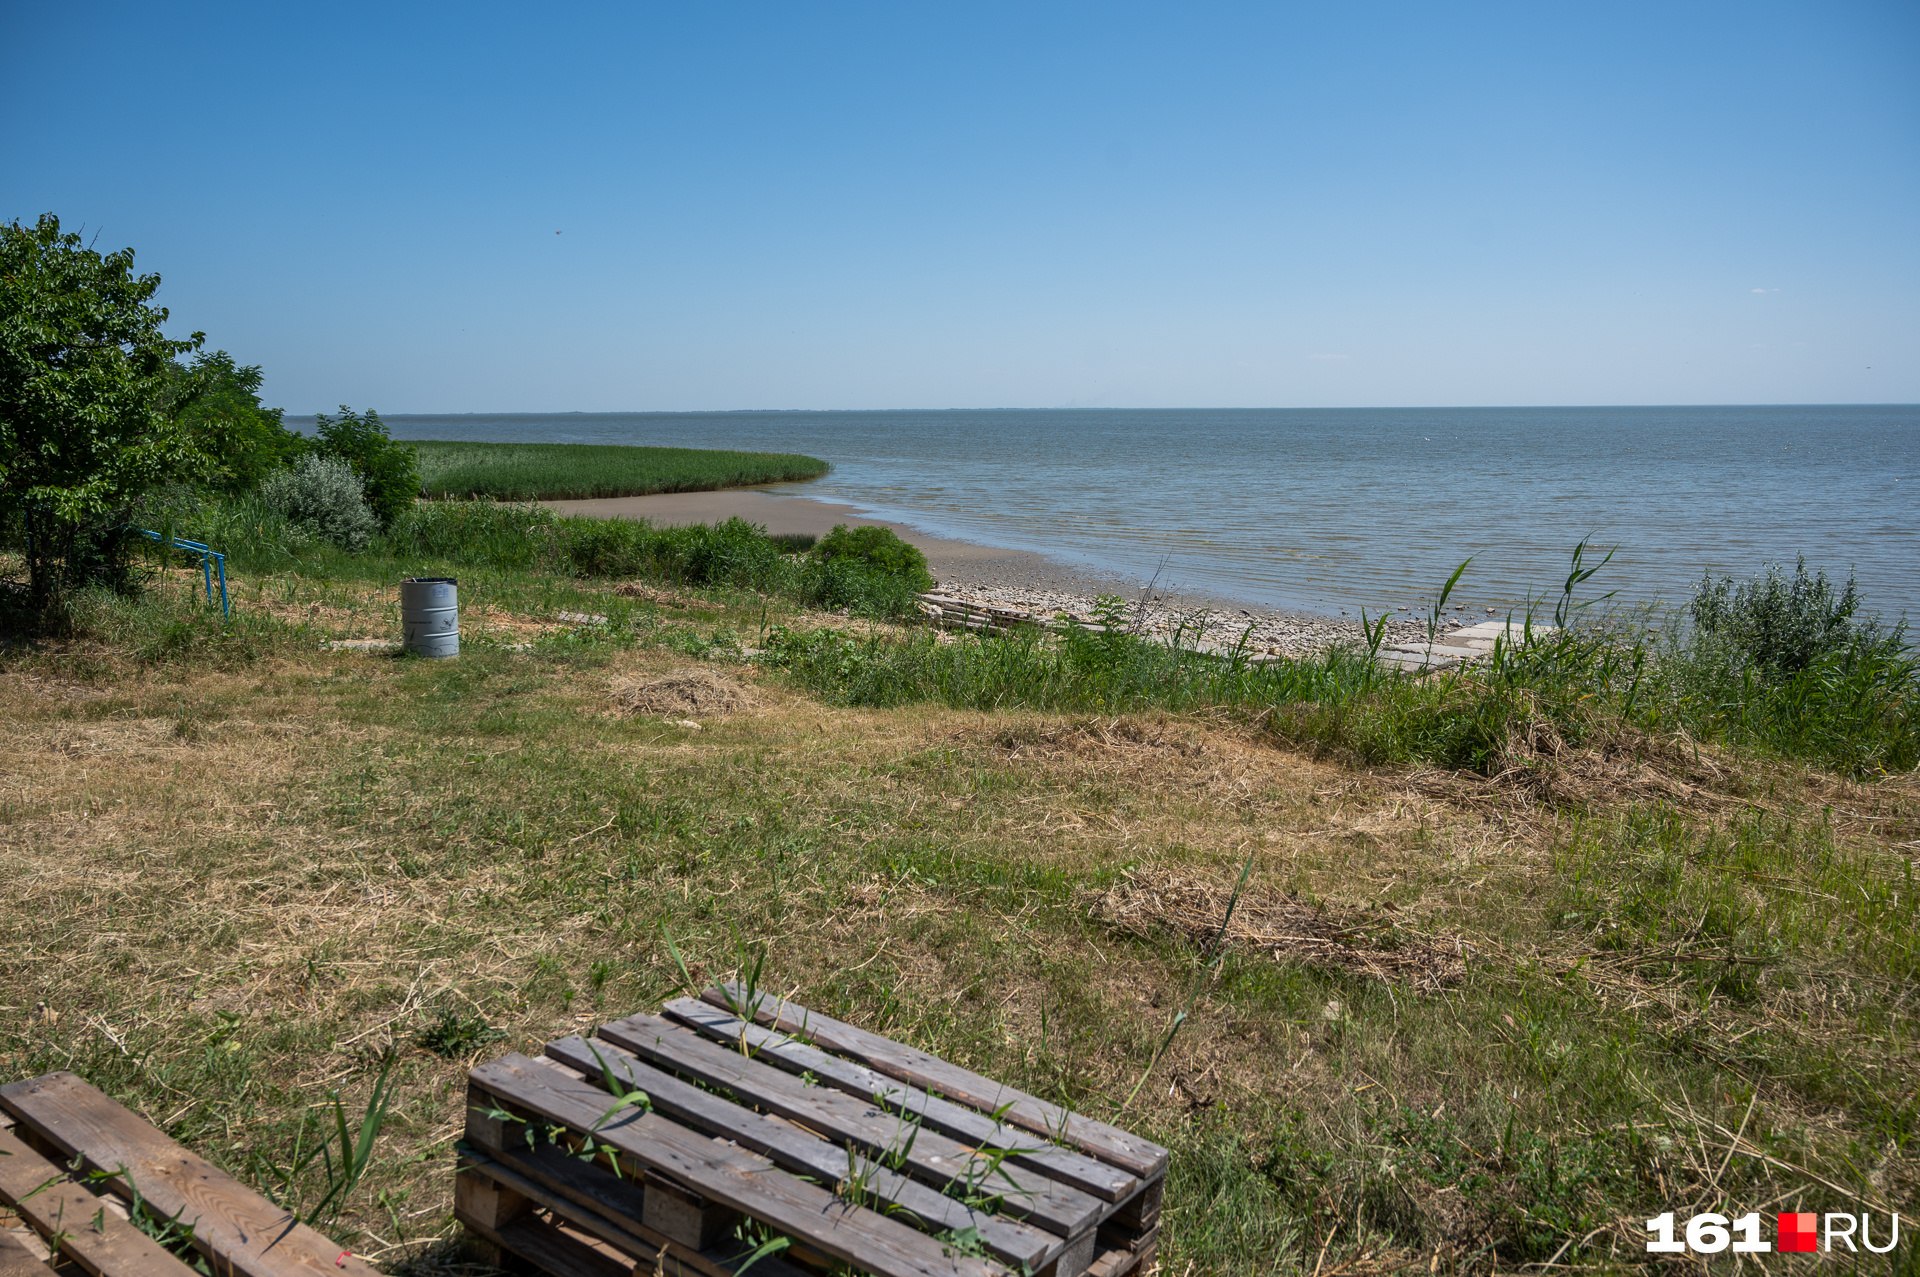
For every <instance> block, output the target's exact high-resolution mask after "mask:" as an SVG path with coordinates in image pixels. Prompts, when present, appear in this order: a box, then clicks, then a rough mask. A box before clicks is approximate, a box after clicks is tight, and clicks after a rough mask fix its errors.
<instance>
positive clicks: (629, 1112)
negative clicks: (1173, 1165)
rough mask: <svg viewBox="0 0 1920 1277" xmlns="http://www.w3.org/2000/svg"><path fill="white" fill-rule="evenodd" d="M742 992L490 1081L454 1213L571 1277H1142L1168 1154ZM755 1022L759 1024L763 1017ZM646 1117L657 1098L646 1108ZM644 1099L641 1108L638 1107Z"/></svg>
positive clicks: (465, 1156)
mask: <svg viewBox="0 0 1920 1277" xmlns="http://www.w3.org/2000/svg"><path fill="white" fill-rule="evenodd" d="M753 1002H754V1005H752V1006H751V1007H749V1006H748V1000H747V993H746V991H745V990H743V989H740V988H738V987H737V986H727V987H723V988H717V989H710V990H708V991H707V992H706V993H705V994H704V995H703V996H702V997H701V998H700V999H692V998H683V999H679V1000H677V1001H673V1002H669V1003H667V1005H666V1006H665V1007H664V1008H663V1012H662V1014H661V1015H659V1016H652V1015H634V1016H629V1017H627V1018H626V1019H624V1020H618V1021H615V1022H613V1023H611V1024H604V1025H602V1026H600V1028H599V1029H598V1031H597V1032H596V1033H595V1035H594V1037H593V1038H592V1039H590V1040H589V1039H585V1038H580V1037H568V1038H561V1039H559V1040H558V1041H555V1042H550V1043H548V1044H547V1047H546V1050H545V1052H544V1058H542V1059H538V1060H535V1059H530V1058H528V1057H526V1056H522V1055H509V1056H506V1057H504V1058H502V1059H499V1060H495V1061H494V1062H492V1063H491V1064H485V1065H482V1066H480V1067H479V1068H477V1069H474V1070H473V1071H472V1073H471V1074H469V1075H468V1083H469V1092H468V1113H467V1136H466V1140H465V1142H464V1143H463V1145H462V1147H461V1166H462V1169H461V1172H460V1180H459V1191H458V1193H457V1195H456V1200H455V1207H454V1211H455V1214H456V1215H457V1216H458V1217H459V1218H460V1220H461V1221H462V1222H463V1223H465V1224H466V1225H467V1227H468V1228H469V1229H470V1230H472V1231H473V1232H474V1233H475V1234H476V1235H477V1236H479V1237H481V1238H482V1239H484V1240H485V1241H487V1242H490V1243H492V1244H494V1245H495V1246H496V1247H498V1248H499V1250H500V1251H501V1252H502V1255H503V1257H506V1256H512V1257H517V1258H518V1259H519V1260H521V1261H524V1262H525V1263H527V1264H529V1265H531V1266H533V1267H534V1268H537V1269H539V1270H541V1271H543V1272H546V1273H550V1274H553V1275H554V1277H572V1275H573V1274H576V1273H579V1274H591V1275H592V1277H601V1275H602V1274H604V1275H605V1277H613V1274H615V1273H625V1272H635V1271H638V1272H662V1273H673V1274H680V1273H698V1274H701V1275H702V1277H721V1275H722V1274H728V1273H732V1272H735V1271H737V1270H738V1269H739V1267H740V1266H741V1265H742V1262H743V1260H744V1259H745V1257H746V1256H747V1254H748V1253H749V1251H750V1250H751V1249H752V1247H751V1246H750V1244H749V1242H748V1241H746V1240H743V1238H754V1239H773V1238H782V1239H785V1244H784V1249H782V1250H780V1251H778V1252H776V1253H774V1254H770V1255H768V1256H767V1257H764V1258H761V1259H759V1260H758V1261H756V1262H755V1263H754V1264H753V1265H752V1271H753V1272H754V1273H755V1274H766V1275H767V1277H800V1275H802V1274H806V1273H814V1272H819V1271H821V1270H823V1269H826V1268H828V1267H830V1266H833V1265H842V1266H845V1267H849V1268H852V1269H853V1270H855V1271H857V1272H861V1273H868V1274H873V1275H874V1277H932V1275H934V1274H941V1275H944V1277H959V1275H964V1277H994V1275H997V1274H1007V1273H1017V1272H1022V1271H1026V1272H1031V1273H1034V1274H1036V1275H1038V1277H1083V1275H1090V1277H1123V1275H1125V1274H1131V1273H1135V1272H1137V1271H1140V1270H1142V1269H1144V1268H1145V1267H1146V1266H1147V1265H1149V1264H1150V1263H1151V1261H1152V1258H1153V1255H1154V1252H1155V1249H1156V1245H1157V1240H1158V1236H1159V1216H1160V1199H1161V1193H1162V1190H1163V1188H1164V1186H1165V1176H1166V1169H1167V1151H1166V1150H1165V1149H1163V1148H1161V1147H1159V1146H1158V1145H1156V1144H1152V1143H1150V1142H1148V1141H1146V1140H1143V1139H1141V1138H1139V1137H1138V1136H1135V1135H1132V1134H1129V1133H1128V1132H1126V1131H1122V1130H1119V1129H1118V1128H1116V1127H1112V1126H1109V1125H1107V1124H1105V1123H1102V1122H1098V1121H1095V1120H1094V1119H1092V1118H1088V1117H1083V1116H1081V1115H1079V1114H1076V1113H1070V1112H1068V1111H1067V1110H1065V1109H1061V1108H1058V1107H1056V1106H1054V1105H1051V1104H1048V1103H1046V1102H1045V1101H1043V1100H1040V1099H1037V1098H1035V1097H1034V1096H1031V1095H1027V1094H1025V1093H1024V1092H1021V1091H1016V1090H1013V1089H1012V1088H1010V1087H1005V1086H1002V1085H1000V1084H999V1083H997V1082H994V1081H993V1080H992V1079H990V1078H985V1077H982V1076H980V1075H978V1074H975V1073H970V1072H968V1071H967V1070H965V1069H961V1068H958V1067H956V1066H955V1065H952V1064H949V1063H947V1062H946V1061H944V1060H940V1059H937V1058H935V1057H933V1056H930V1055H927V1054H925V1053H923V1052H919V1051H915V1050H913V1049H912V1048H910V1047H906V1046H903V1045H901V1044H899V1043H897V1042H893V1041H890V1040H888V1039H887V1038H884V1037H881V1036H880V1035H878V1034H875V1033H868V1032H866V1031H864V1030H861V1029H858V1028H855V1027H854V1026H853V1025H850V1024H843V1023H841V1022H840V1021H838V1020H834V1019H831V1018H829V1017H826V1016H822V1015H818V1014H815V1013H813V1012H810V1011H808V1010H807V1009H806V1008H804V1007H801V1006H798V1005H796V1004H794V1003H791V1002H780V1001H778V1000H775V999H769V998H765V997H755V998H754V999H753ZM749 1012H750V1014H749ZM639 1095H644V1097H645V1098H644V1100H642V1099H639V1098H638V1096H639ZM623 1097H624V1098H623Z"/></svg>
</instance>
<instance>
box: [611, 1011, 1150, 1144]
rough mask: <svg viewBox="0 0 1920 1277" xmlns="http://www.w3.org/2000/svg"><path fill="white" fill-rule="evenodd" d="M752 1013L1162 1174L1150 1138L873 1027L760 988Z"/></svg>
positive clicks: (925, 1085)
mask: <svg viewBox="0 0 1920 1277" xmlns="http://www.w3.org/2000/svg"><path fill="white" fill-rule="evenodd" d="M701 1000H702V1001H704V1002H707V1003H709V1004H710V1005H713V1006H717V1007H721V1008H724V1009H726V1010H729V1011H733V1010H735V1009H736V1008H744V1007H745V1004H746V1000H747V991H746V989H744V988H742V987H740V986H739V985H732V984H730V985H726V986H724V987H723V988H720V989H709V990H707V991H706V992H705V993H704V994H702V995H701ZM753 1018H754V1019H755V1020H757V1021H758V1022H760V1023H762V1024H768V1025H772V1026H774V1027H776V1028H778V1029H779V1030H780V1031H781V1032H783V1033H789V1034H792V1035H794V1036H796V1037H799V1038H801V1039H802V1040H803V1041H808V1042H811V1043H812V1044H814V1045H815V1046H819V1047H824V1048H825V1049H826V1050H829V1051H832V1052H834V1053H835V1054H837V1055H844V1056H849V1057H851V1058H853V1059H855V1060H857V1061H859V1062H860V1063H862V1064H865V1065H866V1066H867V1067H869V1068H871V1069H873V1070H875V1071H876V1072H879V1073H884V1074H886V1075H887V1076H889V1077H892V1078H895V1079H897V1080H899V1081H902V1082H907V1083H909V1084H911V1085H913V1086H917V1087H920V1088H921V1089H923V1090H926V1091H930V1092H933V1093H934V1094H937V1095H942V1096H945V1097H946V1098H948V1099H950V1100H955V1101H958V1102H959V1103H961V1104H964V1105H967V1106H969V1107H971V1108H975V1109H978V1110H980V1111H981V1112H985V1113H1000V1114H1001V1118H1002V1120H1003V1121H1006V1122H1010V1123H1012V1124H1013V1125H1015V1126H1020V1127H1023V1128H1025V1129H1026V1130H1029V1131H1032V1132H1034V1133H1035V1134H1038V1135H1044V1136H1046V1137H1047V1138H1049V1139H1053V1140H1057V1141H1059V1142H1060V1143H1063V1144H1067V1145H1070V1146H1072V1147H1074V1148H1077V1149H1079V1150H1080V1151H1081V1152H1083V1153H1089V1154H1092V1155H1093V1156H1094V1157H1097V1158H1099V1159H1100V1160H1101V1161H1104V1162H1108V1163H1110V1164H1112V1165H1115V1166H1119V1167H1121V1168H1122V1169H1124V1170H1126V1171H1129V1172H1130V1173H1132V1174H1134V1175H1137V1176H1139V1177H1140V1178H1141V1179H1142V1180H1154V1179H1158V1178H1160V1177H1161V1176H1163V1175H1165V1174H1166V1170H1167V1150H1166V1149H1164V1148H1162V1147H1160V1146H1159V1145H1158V1144H1155V1143H1153V1142H1152V1141H1151V1140H1145V1139H1142V1138H1140V1137H1139V1136H1138V1135H1134V1134H1132V1133H1131V1132H1128V1131H1123V1130H1121V1129H1120V1128H1119V1127H1116V1126H1109V1125H1108V1124H1107V1123H1105V1122H1101V1121H1098V1120H1096V1119H1094V1118H1090V1117H1084V1116H1081V1115H1080V1114H1078V1113H1072V1112H1069V1111H1068V1110H1066V1109H1063V1108H1060V1107H1059V1106H1058V1105H1054V1104H1049V1103H1047V1102H1046V1101H1045V1100H1042V1099H1039V1098H1037V1097H1035V1096H1032V1095H1028V1094H1027V1093H1026V1092H1025V1091H1020V1090H1016V1089H1015V1088H1013V1087H1010V1086H1006V1085H1003V1084H1002V1083H999V1082H996V1081H994V1080H993V1079H992V1078H989V1077H982V1076H981V1075H980V1074H978V1073H974V1072H972V1071H970V1070H968V1069H963V1068H961V1067H960V1066H958V1065H956V1064H949V1063H948V1062H947V1061H945V1060H942V1059H940V1058H939V1057H937V1056H933V1055H928V1054H927V1053H926V1052H924V1051H916V1050H914V1049H913V1048H912V1047H909V1046H904V1045H902V1044H901V1043H898V1042H895V1041H893V1040H891V1039H889V1038H883V1037H881V1036H880V1035H879V1034H878V1033H869V1032H867V1031H866V1030H865V1029H859V1028H855V1027H854V1026H853V1025H851V1024H843V1023H842V1022H840V1021H839V1020H835V1019H833V1018H832V1017H831V1016H825V1015H821V1014H819V1013H818V1012H816V1011H809V1010H807V1009H806V1008H805V1007H802V1006H799V1005H797V1004H795V1003H790V1002H785V1001H783V1000H781V999H778V998H774V997H770V996H768V995H766V994H760V995H758V996H757V998H756V1005H755V1006H754V1007H753ZM602 1031H603V1032H604V1030H602ZM1003 1110H1004V1111H1003Z"/></svg>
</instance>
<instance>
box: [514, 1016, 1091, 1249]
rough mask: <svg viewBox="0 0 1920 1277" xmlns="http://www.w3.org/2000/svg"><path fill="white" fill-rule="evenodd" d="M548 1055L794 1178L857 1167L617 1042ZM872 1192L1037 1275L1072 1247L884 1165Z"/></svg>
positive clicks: (577, 1041) (837, 1178) (836, 1175)
mask: <svg viewBox="0 0 1920 1277" xmlns="http://www.w3.org/2000/svg"><path fill="white" fill-rule="evenodd" d="M547 1056H548V1058H550V1059H554V1060H558V1061H559V1062H560V1063H562V1064H565V1065H566V1066H567V1067H569V1068H573V1069H578V1070H579V1071H580V1072H582V1073H584V1074H586V1075H587V1076H588V1077H589V1078H592V1079H598V1078H599V1076H600V1072H601V1065H602V1063H603V1062H604V1064H605V1066H606V1068H607V1069H609V1070H612V1071H613V1074H614V1076H615V1078H616V1079H617V1080H618V1081H620V1082H621V1083H622V1084H624V1085H625V1086H626V1087H628V1088H631V1089H638V1090H641V1091H644V1092H646V1094H647V1097H648V1099H649V1100H650V1101H651V1104H652V1107H653V1111H654V1112H656V1113H660V1114H663V1115H665V1116H666V1117H669V1118H671V1119H673V1120H674V1121H676V1122H679V1123H680V1124H682V1125H684V1126H687V1127H690V1128H692V1129H694V1130H698V1131H701V1132H704V1133H706V1134H709V1135H718V1136H721V1137H723V1138H726V1139H730V1140H732V1141H734V1142H735V1143H737V1144H738V1145H740V1147H742V1148H744V1149H747V1150H748V1151H749V1152H754V1153H758V1154H760V1155H761V1156H763V1157H766V1158H768V1159H769V1160H771V1161H772V1162H773V1164H774V1165H776V1166H778V1167H779V1168H780V1169H781V1170H784V1171H787V1172H788V1173H790V1174H795V1175H807V1176H811V1177H813V1178H815V1179H817V1180H818V1181H819V1182H820V1183H822V1184H826V1185H838V1184H840V1183H841V1182H843V1181H844V1180H846V1179H847V1177H848V1174H849V1172H850V1170H851V1169H852V1168H851V1165H850V1159H849V1157H848V1154H847V1151H846V1149H845V1148H842V1147H840V1146H837V1145H834V1144H829V1143H827V1142H826V1141H825V1140H822V1139H819V1138H817V1137H816V1136H813V1135H809V1134H808V1133H806V1132H805V1131H802V1130H800V1129H799V1128H798V1127H796V1126H794V1125H793V1124H792V1123H790V1122H784V1121H781V1120H779V1119H778V1118H772V1117H767V1116H765V1115H763V1114H759V1113H755V1112H753V1111H751V1110H750V1109H745V1108H742V1107H740V1106H739V1105H737V1104H733V1103H730V1102H728V1101H727V1100H725V1099H722V1098H721V1097H719V1096H717V1095H714V1094H712V1093H711V1092H708V1091H703V1090H701V1089H700V1088H699V1087H696V1086H693V1085H691V1084H690V1083H687V1082H682V1081H680V1080H679V1079H678V1078H675V1077H672V1076H670V1075H668V1074H666V1073H663V1072H661V1071H660V1070H658V1069H654V1068H650V1067H648V1066H647V1065H646V1064H645V1063H643V1062H642V1061H640V1060H639V1059H637V1058H635V1057H634V1056H632V1055H630V1054H628V1053H627V1052H626V1051H624V1050H622V1049H620V1048H619V1047H618V1046H615V1045H614V1044H613V1043H612V1042H611V1041H600V1042H594V1043H588V1042H587V1041H585V1040H584V1039H582V1038H578V1037H571V1038H562V1039H560V1040H559V1041H557V1042H550V1043H548V1044H547ZM866 1190H867V1192H868V1193H870V1194H871V1195H872V1196H873V1197H874V1198H876V1199H877V1200H880V1201H885V1202H890V1203H893V1204H894V1205H896V1206H898V1207H900V1208H901V1209H903V1210H905V1211H907V1212H909V1213H910V1214H911V1215H912V1216H913V1217H914V1218H916V1219H918V1220H919V1221H920V1222H921V1223H922V1224H923V1225H925V1226H927V1228H928V1231H933V1232H938V1231H941V1230H945V1229H951V1230H954V1231H959V1230H963V1229H966V1228H974V1229H977V1230H978V1231H979V1233H980V1235H981V1238H982V1240H983V1241H985V1242H986V1244H987V1245H988V1247H989V1249H990V1250H992V1252H993V1254H994V1256H995V1257H996V1258H998V1259H1001V1260H1004V1261H1006V1262H1007V1263H1009V1264H1016V1265H1018V1264H1025V1265H1027V1266H1029V1267H1031V1268H1033V1269H1036V1270H1037V1269H1039V1268H1041V1267H1042V1266H1044V1265H1045V1264H1047V1263H1049V1262H1051V1261H1052V1260H1053V1259H1054V1257H1055V1256H1056V1255H1057V1254H1059V1252H1060V1251H1061V1250H1062V1249H1063V1248H1064V1245H1065V1243H1063V1242H1062V1241H1061V1240H1060V1239H1059V1238H1057V1237H1055V1236H1053V1235H1051V1234H1049V1233H1046V1232H1042V1231H1041V1230H1040V1229H1037V1228H1034V1227H1031V1226H1028V1225H1024V1224H1020V1223H1018V1222H1016V1221H1013V1220H1010V1219H1004V1218H1000V1217H997V1216H993V1215H984V1214H981V1213H979V1212H977V1211H972V1210H969V1209H967V1207H966V1206H965V1205H964V1204H962V1203H961V1202H958V1201H956V1200H954V1199H953V1198H951V1197H948V1196H946V1195H944V1194H942V1193H938V1192H935V1191H934V1190H933V1189H931V1188H928V1187H927V1186H925V1185H923V1184H920V1183H917V1182H915V1181H914V1180H911V1179H908V1178H906V1177H905V1176H902V1175H898V1174H895V1173H894V1172H893V1171H890V1170H887V1169H886V1168H884V1167H872V1168H871V1175H870V1178H869V1179H868V1181H867V1184H866Z"/></svg>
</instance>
